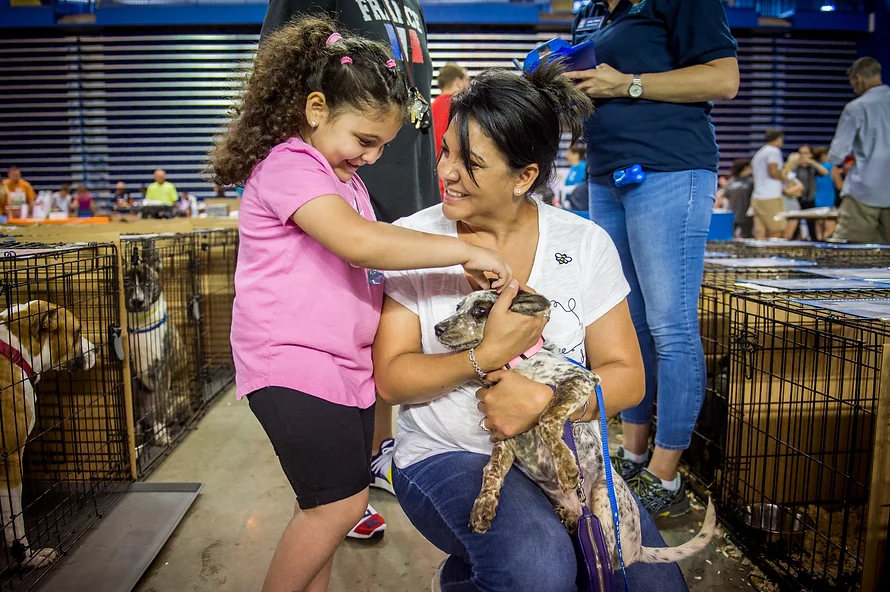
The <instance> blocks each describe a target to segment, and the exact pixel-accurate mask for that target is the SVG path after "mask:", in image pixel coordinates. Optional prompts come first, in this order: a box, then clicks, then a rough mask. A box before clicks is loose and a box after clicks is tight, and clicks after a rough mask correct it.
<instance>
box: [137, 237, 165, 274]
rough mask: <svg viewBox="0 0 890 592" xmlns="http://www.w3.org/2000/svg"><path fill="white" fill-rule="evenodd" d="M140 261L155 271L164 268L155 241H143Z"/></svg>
mask: <svg viewBox="0 0 890 592" xmlns="http://www.w3.org/2000/svg"><path fill="white" fill-rule="evenodd" d="M142 261H143V263H145V265H146V266H148V267H150V268H152V269H155V270H157V271H160V270H161V269H162V268H163V267H164V265H163V263H162V262H161V255H160V253H159V252H158V246H157V244H156V243H155V241H153V240H145V241H143V242H142Z"/></svg>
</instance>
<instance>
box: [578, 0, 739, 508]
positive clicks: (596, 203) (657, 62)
mask: <svg viewBox="0 0 890 592" xmlns="http://www.w3.org/2000/svg"><path fill="white" fill-rule="evenodd" d="M572 35H573V39H572V42H573V43H574V44H579V43H583V42H586V41H591V40H592V41H593V42H594V46H595V49H596V57H597V61H598V65H597V67H596V68H595V69H591V70H583V71H578V72H570V73H567V74H566V75H567V76H570V77H571V78H573V79H575V80H576V81H577V83H578V87H579V88H580V89H582V90H584V91H585V92H586V93H587V94H588V95H589V96H590V97H592V98H594V99H596V101H595V103H596V113H595V114H594V115H593V116H592V117H591V118H590V119H589V120H588V121H587V123H586V130H585V135H586V137H587V142H588V151H587V170H588V175H589V179H590V215H591V219H592V220H594V221H595V222H596V223H597V224H599V225H600V226H602V227H603V228H604V229H605V230H606V231H607V232H608V233H609V235H610V236H611V237H612V240H613V241H614V242H615V244H616V246H617V247H618V252H619V255H620V257H621V262H622V266H623V268H624V273H625V275H626V276H627V279H628V282H629V283H630V285H631V294H630V296H628V302H629V304H630V311H631V316H632V318H633V322H634V326H635V328H636V331H637V337H638V338H639V341H640V348H641V349H642V352H643V360H644V364H645V366H646V397H645V399H644V400H643V402H642V403H641V404H640V405H639V406H637V407H635V408H633V409H629V410H627V411H625V412H623V413H622V420H623V426H624V447H623V448H621V449H619V454H618V455H617V458H616V457H613V458H614V460H615V463H616V466H617V468H618V470H619V471H620V472H621V474H622V475H623V476H624V477H625V479H627V480H628V482H629V485H630V486H631V489H632V490H633V491H634V493H636V494H637V495H638V496H639V497H640V499H641V501H642V503H643V506H644V507H646V509H647V510H648V511H649V513H650V514H652V515H653V516H677V515H680V514H682V513H685V512H686V511H687V510H688V508H689V502H688V500H687V498H686V494H685V488H684V486H683V483H682V482H681V480H680V476H679V474H678V473H677V466H678V464H679V461H680V456H681V454H682V452H683V450H685V449H686V448H687V447H688V446H689V441H690V438H691V435H692V429H693V427H694V426H695V422H696V420H697V418H698V414H699V411H700V410H701V404H702V399H703V396H704V388H705V364H704V355H703V352H702V349H701V341H700V338H699V329H698V316H697V310H696V308H697V303H698V296H699V290H700V285H701V278H702V272H703V267H704V261H703V259H704V251H705V242H706V236H707V233H708V224H709V222H710V218H711V210H712V208H713V205H714V197H715V194H716V190H717V163H718V151H717V141H716V138H715V136H714V127H713V125H712V124H711V119H710V111H711V103H710V101H713V100H719V99H732V98H733V97H735V95H736V92H737V91H738V86H739V70H738V62H737V61H736V49H737V46H736V42H735V39H734V38H733V37H732V34H731V33H730V31H729V25H728V24H727V21H726V13H725V11H724V10H723V5H722V4H721V2H720V0H595V1H593V2H591V3H590V4H587V5H586V6H584V7H583V8H582V9H581V11H580V12H579V13H578V15H577V16H576V18H575V22H574V25H573V27H572ZM635 165H639V166H640V167H642V170H643V172H644V173H645V177H644V179H645V180H643V181H642V182H634V181H635V180H636V181H638V180H639V178H640V177H641V176H640V175H634V174H633V173H630V174H627V173H624V171H627V170H628V169H630V168H631V167H634V166H635ZM616 180H618V182H617V183H616ZM628 180H630V181H629V182H628ZM656 392H658V429H657V431H656V434H655V451H654V453H653V454H652V455H651V457H650V455H649V452H648V445H649V436H650V426H651V422H652V410H653V401H654V398H655V393H656Z"/></svg>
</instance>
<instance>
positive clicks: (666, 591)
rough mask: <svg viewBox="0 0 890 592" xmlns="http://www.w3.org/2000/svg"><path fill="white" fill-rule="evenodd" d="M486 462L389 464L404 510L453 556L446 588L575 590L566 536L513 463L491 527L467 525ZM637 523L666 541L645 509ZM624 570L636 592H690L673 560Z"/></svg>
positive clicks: (462, 456) (475, 458) (455, 591)
mask: <svg viewBox="0 0 890 592" xmlns="http://www.w3.org/2000/svg"><path fill="white" fill-rule="evenodd" d="M488 460H489V457H488V456H486V455H482V454H475V453H473V452H448V453H445V454H439V455H436V456H433V457H431V458H428V459H426V460H423V461H420V462H418V463H415V464H413V465H411V466H410V467H407V468H405V469H399V468H397V467H393V485H394V486H395V490H396V496H397V497H398V500H399V504H401V506H402V509H403V510H404V511H405V514H407V515H408V518H409V519H410V520H411V523H412V524H413V525H414V526H415V528H417V530H419V531H420V533H421V534H422V535H423V536H424V537H426V539H427V540H428V541H430V542H431V543H433V544H434V545H435V546H437V547H438V548H439V549H441V550H442V551H444V552H445V553H448V554H449V555H450V557H449V558H448V560H447V561H446V562H445V566H444V568H443V569H442V576H441V582H440V583H441V586H442V590H443V592H480V591H484V592H575V590H576V587H575V577H576V575H577V564H576V559H575V550H574V547H573V546H572V540H571V537H570V536H569V533H568V531H566V529H565V526H563V524H562V523H561V522H560V521H559V519H558V518H557V517H556V514H555V513H554V512H553V506H552V505H551V503H550V500H548V499H547V497H546V496H545V495H544V493H543V492H542V491H541V489H540V488H539V487H538V486H537V485H535V483H534V482H533V481H531V480H530V479H529V478H528V477H526V476H525V474H524V473H522V472H521V471H520V470H519V469H517V468H516V467H513V468H512V469H510V472H509V473H507V478H506V479H505V480H504V487H503V489H502V490H501V501H500V505H499V506H498V513H497V516H496V518H495V520H494V523H493V524H492V526H491V528H490V529H489V530H488V532H486V533H485V534H474V533H472V532H471V531H470V527H469V521H470V510H471V509H472V507H473V502H474V501H475V500H476V496H477V495H479V490H480V489H481V487H482V469H483V468H484V467H485V465H486V463H487V462H488ZM640 523H641V528H642V531H643V545H645V546H649V547H664V546H665V544H664V540H663V539H662V538H661V535H660V534H659V533H658V529H657V528H656V527H655V523H654V522H652V519H651V518H650V517H649V514H647V513H646V511H645V510H643V509H642V508H641V509H640ZM616 576H617V577H619V578H620V575H619V574H616ZM627 576H628V581H629V582H630V589H631V590H632V591H633V592H648V591H650V590H651V591H653V592H654V591H656V590H657V591H660V592H681V591H687V590H688V588H687V587H686V580H685V579H683V574H682V573H681V572H680V568H679V567H677V565H676V564H661V565H656V564H644V563H636V564H634V565H632V566H631V567H629V568H628V569H627ZM619 582H620V580H619ZM618 587H619V589H622V588H623V585H620V584H619V586H618Z"/></svg>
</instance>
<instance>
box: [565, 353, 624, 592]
mask: <svg viewBox="0 0 890 592" xmlns="http://www.w3.org/2000/svg"><path fill="white" fill-rule="evenodd" d="M572 361H574V360H572ZM575 363H576V364H577V362H575ZM579 365H580V364H579ZM596 403H597V405H598V408H599V410H600V432H601V440H602V446H603V464H605V465H606V467H605V470H606V488H607V489H608V490H609V505H610V506H611V507H612V522H613V523H614V524H615V545H616V546H617V547H618V564H619V565H620V566H621V575H622V577H623V578H624V590H625V592H630V584H628V582H627V570H626V569H625V567H624V555H623V553H622V552H621V520H620V518H619V516H618V500H617V498H616V496H615V482H614V480H613V479H612V459H611V457H610V455H609V428H608V426H607V425H606V414H605V413H604V412H603V410H604V409H605V408H606V404H605V402H604V401H603V389H602V388H600V385H596ZM576 423H577V422H576ZM573 428H574V424H573V423H572V421H571V420H569V421H567V422H566V425H565V427H564V428H563V439H564V440H565V442H566V444H567V445H568V447H569V450H571V451H572V455H574V457H575V462H577V463H578V474H579V476H580V479H579V480H578V490H577V492H578V500H579V501H580V502H581V506H582V508H584V509H587V510H588V511H589V508H587V495H586V494H585V493H584V473H583V472H582V470H581V461H580V459H579V458H578V449H577V447H576V446H575V433H574V429H573Z"/></svg>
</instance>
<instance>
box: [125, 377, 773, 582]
mask: <svg viewBox="0 0 890 592" xmlns="http://www.w3.org/2000/svg"><path fill="white" fill-rule="evenodd" d="M149 481H198V482H202V483H204V489H203V490H202V492H201V495H200V496H199V497H198V499H197V501H196V502H195V504H194V505H193V506H192V508H191V510H190V511H189V513H188V514H187V515H186V517H185V519H184V520H183V522H182V523H181V524H180V525H179V527H178V529H177V530H176V532H175V533H174V534H173V536H172V537H171V538H170V540H169V541H168V542H167V545H166V546H165V547H164V549H163V550H162V551H161V553H160V555H158V557H157V559H156V560H155V562H154V563H153V564H152V566H151V567H150V568H149V570H148V572H147V573H146V575H145V576H144V577H143V579H142V581H141V582H140V584H139V585H138V586H137V587H136V590H137V591H138V592H186V591H200V592H205V591H206V592H210V591H213V592H230V591H231V592H248V591H250V592H252V591H257V590H260V588H261V586H262V582H263V577H264V576H265V571H266V567H267V565H268V563H269V560H270V559H271V557H272V553H273V551H274V550H275V545H276V544H277V542H278V538H279V536H280V535H281V531H282V530H283V529H284V526H285V524H287V521H288V520H289V519H290V516H291V513H292V511H293V500H294V497H293V493H292V491H291V489H290V486H289V484H288V482H287V480H286V479H285V477H284V474H283V473H282V471H281V468H280V466H279V464H278V461H277V459H276V457H275V454H274V452H273V451H272V447H271V445H270V444H269V442H268V440H267V439H266V436H265V434H264V433H263V431H262V429H261V428H260V425H259V423H258V422H257V421H256V420H255V418H254V417H253V414H252V413H251V412H250V409H249V408H248V406H247V403H246V401H244V402H236V401H235V400H234V396H233V395H232V394H231V393H226V394H225V395H223V396H222V397H221V398H220V400H219V401H218V402H217V403H216V404H215V405H214V406H213V407H212V408H211V409H210V411H209V412H208V414H207V416H206V417H204V418H203V419H202V420H201V422H200V423H199V424H198V427H197V429H196V430H195V431H194V432H192V433H191V434H190V435H189V436H188V437H187V438H186V439H185V441H183V442H182V443H181V444H180V445H179V447H178V448H177V449H176V450H175V451H174V452H173V453H172V454H171V455H170V457H169V458H167V459H166V460H165V461H164V462H163V464H162V465H161V466H160V467H159V468H158V469H157V470H156V471H155V472H154V474H153V475H152V476H151V478H150V479H149ZM371 503H372V505H374V507H375V508H376V509H377V510H378V511H379V512H380V513H381V514H382V515H383V516H384V518H385V519H386V522H387V533H386V536H385V537H384V538H383V540H381V541H378V542H364V543H362V542H357V541H347V542H346V543H344V544H343V545H342V546H341V547H340V549H339V550H338V552H337V556H336V560H335V565H334V575H333V579H332V583H331V588H330V591H331V592H347V591H348V592H377V591H381V590H386V591H391V592H403V591H404V592H414V591H425V590H429V586H430V579H431V576H432V574H433V573H434V572H435V570H436V568H437V566H438V565H439V563H440V562H441V561H442V559H443V558H444V554H443V553H442V552H440V551H439V550H438V549H436V548H435V547H433V546H432V545H431V544H430V543H428V542H427V541H426V540H425V539H424V538H423V537H422V536H421V535H420V534H418V533H417V531H415V530H414V528H413V527H412V526H411V524H410V523H409V522H408V520H407V518H406V517H405V515H404V514H403V513H402V511H401V509H400V508H399V505H398V502H396V499H395V498H394V497H393V496H391V495H389V494H388V493H386V492H382V491H379V490H372V491H371ZM703 516H704V512H703V511H702V510H701V509H698V510H695V511H693V512H691V513H690V514H688V515H687V516H684V517H683V518H680V519H674V520H667V521H662V522H660V523H659V528H661V529H662V532H663V534H664V536H665V539H666V540H667V541H668V543H669V544H679V543H681V542H683V541H685V540H687V539H689V538H690V537H692V536H693V533H694V532H697V531H698V526H699V523H700V521H701V519H702V518H703ZM727 550H728V551H729V553H728V554H729V555H730V556H732V555H733V554H734V553H733V551H734V550H733V549H732V548H731V547H727V543H726V541H725V540H722V539H721V540H716V541H715V542H713V543H712V544H711V547H710V548H709V549H708V551H707V552H705V553H702V554H699V555H698V556H696V557H694V558H692V559H689V560H687V561H686V562H684V564H683V565H682V566H681V567H682V568H683V572H684V574H685V575H686V578H687V580H688V582H689V588H690V590H691V591H692V592H704V591H708V592H714V591H720V592H723V591H726V592H733V591H737V590H751V589H753V587H752V585H751V583H750V581H751V580H749V576H750V575H751V573H752V568H751V567H750V566H748V565H745V564H743V563H742V558H740V557H739V558H738V559H735V558H732V557H730V558H727V557H726V556H725V555H724V552H725V551H727ZM745 563H747V562H745ZM755 575H756V574H755ZM753 581H755V583H756V582H757V581H758V580H757V579H756V578H753ZM758 587H759V588H760V587H761V586H758ZM762 589H764V590H768V589H769V588H768V587H764V588H762Z"/></svg>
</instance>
